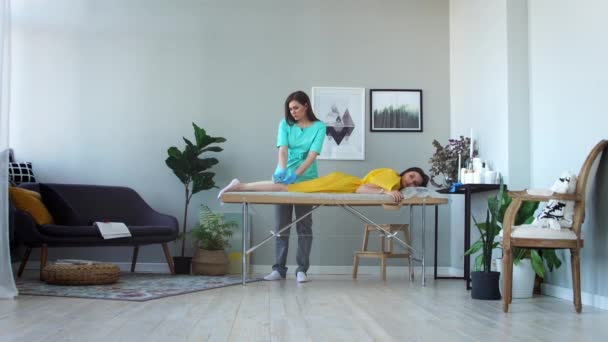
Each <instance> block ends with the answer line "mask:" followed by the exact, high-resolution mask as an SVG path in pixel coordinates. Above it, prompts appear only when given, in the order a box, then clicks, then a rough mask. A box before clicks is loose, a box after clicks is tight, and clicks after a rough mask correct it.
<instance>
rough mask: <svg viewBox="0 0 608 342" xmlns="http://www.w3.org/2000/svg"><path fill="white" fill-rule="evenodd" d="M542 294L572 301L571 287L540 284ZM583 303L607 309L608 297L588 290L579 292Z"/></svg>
mask: <svg viewBox="0 0 608 342" xmlns="http://www.w3.org/2000/svg"><path fill="white" fill-rule="evenodd" d="M541 291H542V294H543V295H546V296H551V297H555V298H560V299H565V300H569V301H572V298H573V291H572V289H571V288H568V287H562V286H557V285H551V284H541ZM581 302H582V304H583V305H589V306H593V307H595V308H598V309H602V310H608V297H607V296H601V295H597V294H593V293H589V292H581Z"/></svg>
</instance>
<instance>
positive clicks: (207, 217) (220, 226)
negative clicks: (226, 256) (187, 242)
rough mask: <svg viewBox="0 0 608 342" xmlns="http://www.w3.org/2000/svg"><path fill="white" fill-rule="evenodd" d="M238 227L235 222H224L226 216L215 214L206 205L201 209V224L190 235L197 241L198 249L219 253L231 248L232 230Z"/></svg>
mask: <svg viewBox="0 0 608 342" xmlns="http://www.w3.org/2000/svg"><path fill="white" fill-rule="evenodd" d="M237 226H238V225H237V223H236V222H234V221H230V222H224V216H223V215H222V214H220V213H215V212H213V211H211V209H209V207H207V206H206V205H203V206H202V207H201V212H200V221H199V224H198V225H197V226H196V227H194V228H192V231H191V232H190V234H192V236H193V237H194V238H195V239H196V240H197V242H198V247H199V248H202V249H206V250H208V251H219V250H223V249H225V248H226V247H230V243H229V239H230V237H231V236H232V229H234V228H236V227H237Z"/></svg>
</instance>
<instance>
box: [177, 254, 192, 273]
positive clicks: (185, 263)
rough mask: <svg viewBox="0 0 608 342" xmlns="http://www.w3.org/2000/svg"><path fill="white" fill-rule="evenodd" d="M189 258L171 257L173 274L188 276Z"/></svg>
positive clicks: (190, 259)
mask: <svg viewBox="0 0 608 342" xmlns="http://www.w3.org/2000/svg"><path fill="white" fill-rule="evenodd" d="M191 261H192V258H191V257H173V267H174V269H175V274H190V262H191Z"/></svg>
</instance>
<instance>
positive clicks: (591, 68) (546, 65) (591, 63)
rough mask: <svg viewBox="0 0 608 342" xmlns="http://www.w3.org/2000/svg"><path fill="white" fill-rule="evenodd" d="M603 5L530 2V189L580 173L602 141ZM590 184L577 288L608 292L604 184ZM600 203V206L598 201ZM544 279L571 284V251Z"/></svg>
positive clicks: (606, 54)
mask: <svg viewBox="0 0 608 342" xmlns="http://www.w3.org/2000/svg"><path fill="white" fill-rule="evenodd" d="M606 13H608V2H606V1H603V0H581V1H576V2H572V1H565V0H559V1H550V0H531V1H530V2H529V15H530V20H529V27H530V37H529V40H530V93H531V97H530V109H531V121H530V122H531V131H532V135H531V157H532V161H531V165H532V168H531V174H532V185H533V186H535V187H546V186H549V185H551V183H552V182H553V180H554V179H555V178H556V177H557V176H559V174H560V173H561V171H564V170H571V171H573V172H578V170H579V168H580V167H581V165H582V163H583V160H584V158H585V157H586V154H587V153H588V152H589V150H590V149H591V148H592V147H593V146H594V145H595V144H596V143H597V142H598V141H599V140H600V139H606V138H608V130H607V127H608V116H607V113H606V101H605V99H606V94H608V64H607V63H606V61H608V44H606V32H608V22H607V21H606V20H605V19H606V18H605V16H606ZM607 175H608V169H606V168H604V167H602V168H600V170H599V175H598V178H596V179H592V180H590V181H589V187H588V189H589V194H588V196H589V199H590V200H589V201H588V205H587V215H586V222H585V225H584V227H583V232H584V238H585V246H584V248H583V250H582V252H581V253H582V254H581V262H582V268H581V274H582V281H581V286H582V289H583V291H585V292H589V293H592V294H598V295H602V296H606V295H608V252H607V248H606V246H608V237H607V230H606V222H607V220H606V216H607V215H606V206H605V203H606V196H605V191H606V180H605V177H606V176H607ZM601 201H603V205H602V206H600V202H601ZM560 255H562V260H563V261H565V262H564V265H563V266H562V268H561V269H559V270H558V271H557V272H554V273H553V274H551V275H549V277H548V279H547V282H548V283H551V284H556V285H559V286H564V287H571V272H570V262H569V259H570V257H569V253H566V252H564V253H561V254H560Z"/></svg>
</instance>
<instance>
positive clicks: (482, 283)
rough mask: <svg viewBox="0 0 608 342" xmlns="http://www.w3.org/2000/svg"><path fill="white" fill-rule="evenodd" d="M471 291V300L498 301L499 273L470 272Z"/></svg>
mask: <svg viewBox="0 0 608 342" xmlns="http://www.w3.org/2000/svg"><path fill="white" fill-rule="evenodd" d="M471 279H472V280H473V281H472V284H471V286H472V289H471V298H473V299H485V300H497V299H500V298H501V297H500V290H499V289H498V280H499V279H500V273H499V272H493V271H491V272H483V271H479V272H471Z"/></svg>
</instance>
